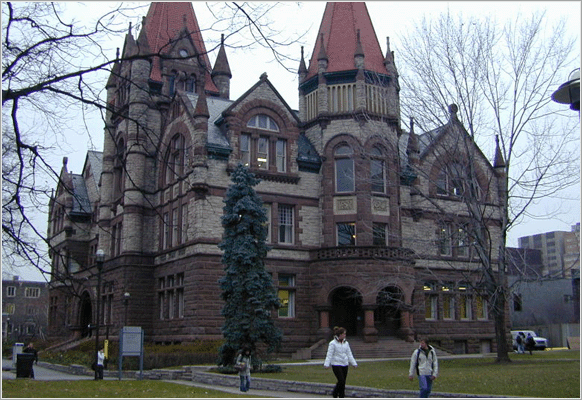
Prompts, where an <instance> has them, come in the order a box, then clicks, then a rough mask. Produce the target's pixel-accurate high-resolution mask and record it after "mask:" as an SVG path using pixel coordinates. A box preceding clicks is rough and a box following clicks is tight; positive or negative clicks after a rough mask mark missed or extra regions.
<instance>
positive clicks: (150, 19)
mask: <svg viewBox="0 0 582 400" xmlns="http://www.w3.org/2000/svg"><path fill="white" fill-rule="evenodd" d="M184 28H186V29H187V31H188V32H189V33H190V37H191V39H192V42H193V43H194V46H196V50H197V51H198V53H199V54H201V57H200V58H201V61H203V62H204V64H205V65H206V68H207V73H206V75H207V76H206V87H205V89H206V91H209V92H218V89H217V88H216V86H215V85H214V82H212V79H210V60H209V58H208V54H207V53H206V46H204V40H203V39H202V33H201V31H200V26H199V25H198V20H197V19H196V15H195V14H194V9H193V8H192V3H178V2H171V1H170V2H153V3H152V4H151V5H150V9H149V11H148V14H147V17H146V23H145V26H144V27H143V28H142V29H145V31H146V35H147V40H148V43H149V46H150V49H151V51H152V52H153V53H158V52H161V53H165V52H168V51H170V50H171V48H172V46H171V45H168V43H170V42H171V41H172V40H174V39H176V37H178V36H179V34H180V31H181V30H182V29H184ZM150 78H151V79H153V80H155V81H158V82H161V81H162V74H161V70H160V64H159V60H154V63H153V65H152V72H151V75H150Z"/></svg>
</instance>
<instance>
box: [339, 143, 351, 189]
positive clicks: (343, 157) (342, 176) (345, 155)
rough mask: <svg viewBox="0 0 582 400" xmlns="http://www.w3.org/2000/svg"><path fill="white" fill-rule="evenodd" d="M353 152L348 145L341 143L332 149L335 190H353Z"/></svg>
mask: <svg viewBox="0 0 582 400" xmlns="http://www.w3.org/2000/svg"><path fill="white" fill-rule="evenodd" d="M353 154H354V152H353V150H352V148H351V147H350V146H348V145H341V146H339V147H338V148H336V149H335V151H334V158H335V191H336V192H353V191H354V190H355V187H354V159H353Z"/></svg>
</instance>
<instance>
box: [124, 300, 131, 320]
mask: <svg viewBox="0 0 582 400" xmlns="http://www.w3.org/2000/svg"><path fill="white" fill-rule="evenodd" d="M130 297H131V295H130V294H129V292H125V293H123V305H124V306H125V322H124V323H123V326H127V306H128V305H129V298H130Z"/></svg>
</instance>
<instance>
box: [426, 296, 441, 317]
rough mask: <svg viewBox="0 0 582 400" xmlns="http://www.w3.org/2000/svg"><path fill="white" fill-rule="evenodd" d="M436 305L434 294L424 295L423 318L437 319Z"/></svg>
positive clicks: (436, 299) (436, 300)
mask: <svg viewBox="0 0 582 400" xmlns="http://www.w3.org/2000/svg"><path fill="white" fill-rule="evenodd" d="M437 305H438V297H437V296H435V295H430V296H426V297H425V302H424V318H425V319H429V320H435V319H437V316H438V313H437Z"/></svg>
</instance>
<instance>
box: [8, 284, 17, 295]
mask: <svg viewBox="0 0 582 400" xmlns="http://www.w3.org/2000/svg"><path fill="white" fill-rule="evenodd" d="M14 296H16V286H8V287H7V288H6V297H14Z"/></svg>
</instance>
